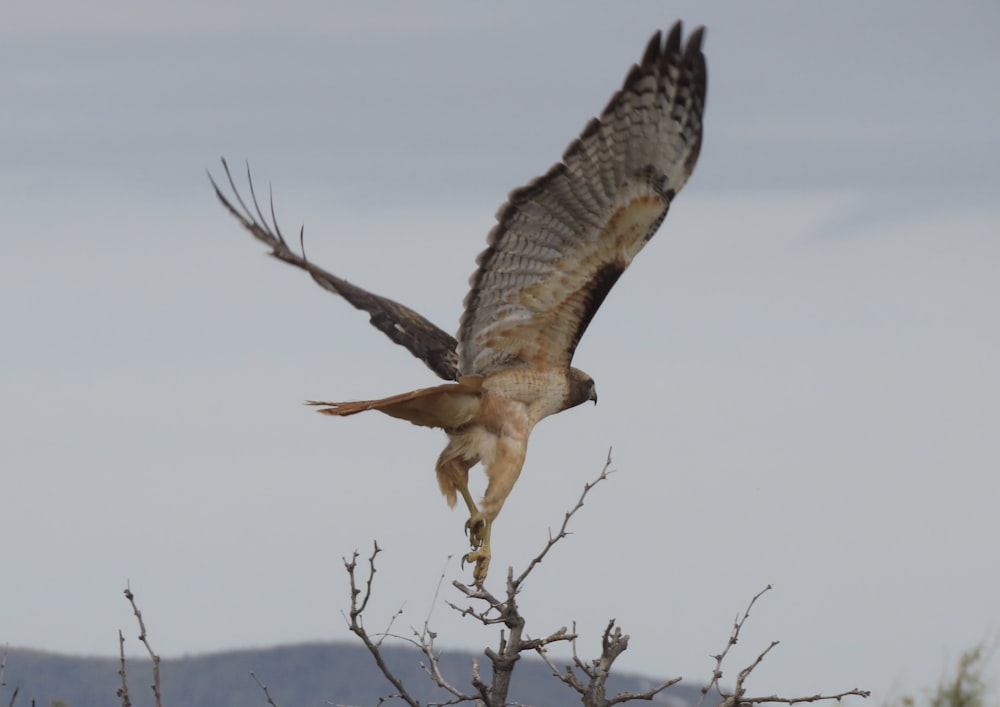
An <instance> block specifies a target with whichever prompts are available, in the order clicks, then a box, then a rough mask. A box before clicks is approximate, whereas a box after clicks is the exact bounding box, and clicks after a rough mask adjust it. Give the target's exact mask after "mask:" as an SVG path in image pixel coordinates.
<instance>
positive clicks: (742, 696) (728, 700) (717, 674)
mask: <svg viewBox="0 0 1000 707" xmlns="http://www.w3.org/2000/svg"><path fill="white" fill-rule="evenodd" d="M770 590H771V585H770V584H769V585H767V586H766V587H764V588H763V589H762V590H760V591H759V592H757V594H755V595H754V597H753V598H752V599H751V600H750V603H749V604H747V608H746V610H745V611H744V612H743V616H739V615H737V618H736V620H735V621H734V622H733V630H732V632H731V633H730V634H729V640H728V642H727V643H726V647H725V648H724V649H723V650H722V652H721V653H719V654H718V655H714V656H712V658H713V659H714V660H715V669H714V670H713V672H712V679H711V681H710V682H709V683H708V684H707V685H705V686H704V687H703V688H702V689H701V697H700V698H699V700H698V705H697V707H702V704H703V703H704V701H705V696H706V695H707V694H708V693H709V691H711V690H712V689H713V688H714V689H715V690H716V692H717V693H718V695H719V697H721V698H722V704H721V705H720V707H741V706H742V705H752V704H770V703H781V704H789V705H793V704H797V703H799V702H818V701H823V700H841V699H843V698H844V697H847V696H849V695H853V696H855V697H868V696H869V695H870V694H871V692H869V691H868V690H859V689H857V688H854V689H853V690H846V691H844V692H840V693H837V694H836V695H822V694H816V695H810V696H807V697H779V696H778V695H769V696H767V697H746V688H745V687H744V686H743V684H744V682H746V680H747V678H749V677H750V674H751V673H752V672H753V671H754V669H756V667H757V666H758V665H760V664H761V662H762V661H763V660H764V656H766V655H767V654H768V653H770V652H771V650H772V649H773V648H774V647H775V646H777V645H778V643H779V641H771V643H770V644H769V645H768V646H767V648H765V649H764V650H763V651H761V652H760V654H758V656H757V657H756V658H755V659H754V660H753V662H752V663H750V665H748V666H746V667H745V668H743V669H742V670H741V671H740V672H739V673H738V674H737V676H736V685H735V686H734V687H733V690H732V692H727V691H725V690H723V689H722V688H721V687H720V685H719V681H720V680H721V679H722V662H723V661H724V660H725V658H726V656H727V655H728V654H729V649H730V648H732V647H733V646H735V645H736V643H737V642H738V641H739V637H740V631H741V630H742V629H743V624H744V623H746V620H747V619H748V618H749V616H750V609H752V608H753V606H754V604H756V603H757V600H758V599H760V597H761V596H763V595H764V594H765V593H766V592H768V591H770Z"/></svg>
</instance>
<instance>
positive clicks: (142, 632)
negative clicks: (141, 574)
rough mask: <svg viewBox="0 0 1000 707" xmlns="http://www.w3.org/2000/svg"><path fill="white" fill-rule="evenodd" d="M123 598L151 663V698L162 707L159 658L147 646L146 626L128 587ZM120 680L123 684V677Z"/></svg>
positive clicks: (149, 646)
mask: <svg viewBox="0 0 1000 707" xmlns="http://www.w3.org/2000/svg"><path fill="white" fill-rule="evenodd" d="M125 598H126V599H128V603H129V604H131V605H132V613H133V614H135V618H136V621H138V622H139V640H140V641H142V645H144V646H146V651H147V652H148V653H149V658H150V660H151V661H152V663H153V684H152V686H151V687H152V688H153V696H154V697H155V698H156V707H163V703H162V700H161V694H160V656H158V655H157V654H156V653H155V652H154V651H153V647H152V646H151V645H149V640H148V639H147V637H146V636H147V634H146V624H145V622H144V621H143V620H142V612H141V611H139V607H138V606H137V605H136V603H135V595H134V594H133V593H132V590H131V589H130V588H129V587H125ZM122 680H123V682H124V677H123V678H122Z"/></svg>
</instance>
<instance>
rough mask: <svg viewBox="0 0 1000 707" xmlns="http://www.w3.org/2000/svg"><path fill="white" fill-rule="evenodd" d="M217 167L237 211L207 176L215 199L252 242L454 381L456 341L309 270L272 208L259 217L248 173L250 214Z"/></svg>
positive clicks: (395, 306) (384, 301) (406, 312)
mask: <svg viewBox="0 0 1000 707" xmlns="http://www.w3.org/2000/svg"><path fill="white" fill-rule="evenodd" d="M222 167H223V169H224V170H225V171H226V178H227V179H228V180H229V186H230V188H231V189H232V191H233V195H234V196H235V197H236V202H237V203H238V204H239V208H236V206H235V205H233V203H232V202H231V201H230V200H229V199H227V198H226V196H225V195H224V194H223V193H222V190H220V189H219V186H218V185H217V184H216V183H215V180H214V179H212V175H211V174H209V175H208V179H209V181H211V182H212V187H213V188H214V189H215V195H216V196H217V197H219V201H221V202H222V204H223V206H225V207H226V208H227V209H228V210H229V213H231V214H232V215H233V216H235V217H236V219H237V220H238V221H239V222H240V223H241V224H243V227H244V228H246V229H247V230H248V231H249V232H250V233H251V234H252V235H253V237H254V238H256V239H257V240H259V241H261V242H263V243H264V244H266V245H267V246H268V247H270V248H271V255H272V256H274V257H275V258H277V259H278V260H282V261H284V262H286V263H289V264H290V265H294V266H295V267H297V268H301V269H302V270H305V271H306V272H308V273H309V274H310V275H312V279H313V280H315V281H316V282H317V283H318V284H319V285H320V287H322V288H323V289H325V290H329V291H330V292H333V293H334V294H337V295H340V296H341V297H343V298H344V299H346V300H347V301H348V302H349V303H350V304H352V305H353V306H354V307H356V308H357V309H360V310H362V311H365V312H368V314H369V315H370V318H371V323H372V324H373V325H374V326H375V327H376V328H377V329H378V330H379V331H381V332H382V333H383V334H385V335H386V336H388V337H389V338H390V339H392V340H393V341H394V342H395V343H397V344H399V345H400V346H403V347H405V348H406V349H407V350H408V351H409V352H410V353H412V354H413V355H414V356H416V357H417V358H419V359H420V360H421V361H423V362H424V363H425V364H427V367H428V368H430V369H431V370H432V371H434V373H436V374H437V375H438V376H439V377H441V378H443V379H445V380H449V381H454V380H458V354H456V353H455V350H456V348H457V344H456V341H455V337H453V336H452V335H451V334H449V333H447V332H445V331H442V330H441V329H439V328H438V327H436V326H435V325H434V324H432V323H431V322H430V321H429V320H428V319H427V318H425V317H423V316H422V315H420V314H418V313H417V312H414V311H413V310H412V309H410V308H409V307H407V306H405V305H402V304H400V303H399V302H394V301H393V300H391V299H389V298H388V297H382V296H381V295H376V294H374V293H372V292H369V291H368V290H364V289H362V288H360V287H358V286H357V285H352V284H351V283H349V282H348V281H347V280H344V279H342V278H339V277H337V276H336V275H334V274H333V273H330V272H327V271H326V270H324V269H323V268H321V267H319V266H317V265H313V264H312V263H311V262H309V260H307V259H306V256H305V248H303V249H302V255H299V254H298V253H296V252H295V251H294V250H292V249H291V248H290V247H289V245H288V242H287V241H286V240H285V237H284V236H283V235H282V233H281V229H280V228H278V222H277V220H276V219H275V217H274V204H273V203H272V204H271V209H270V213H271V218H270V222H269V221H268V219H267V218H265V217H264V214H263V213H262V212H261V208H260V205H259V204H258V202H257V195H256V194H255V193H254V188H253V180H252V179H251V178H250V170H249V168H248V169H247V183H248V184H249V187H250V196H251V201H252V203H253V210H252V211H251V210H250V209H249V208H248V207H247V205H246V203H245V202H244V201H243V198H242V197H241V196H240V193H239V191H238V190H237V189H236V185H235V184H234V183H233V176H232V174H231V173H230V171H229V165H228V164H226V160H225V159H223V160H222ZM299 242H300V244H301V242H302V231H300V232H299Z"/></svg>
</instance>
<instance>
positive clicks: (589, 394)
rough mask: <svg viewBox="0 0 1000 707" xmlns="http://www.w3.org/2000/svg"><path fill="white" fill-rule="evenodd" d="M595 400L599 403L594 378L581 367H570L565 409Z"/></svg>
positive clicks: (595, 403) (595, 402) (564, 403)
mask: <svg viewBox="0 0 1000 707" xmlns="http://www.w3.org/2000/svg"><path fill="white" fill-rule="evenodd" d="M588 400H593V401H594V405H597V386H596V385H594V379H593V378H591V377H590V376H588V375H587V374H586V373H584V372H583V371H581V370H580V369H579V368H570V369H569V392H568V393H567V394H566V399H565V400H564V401H563V408H562V409H563V410H569V409H570V408H573V407H576V406H577V405H579V404H580V403H585V402H587V401H588Z"/></svg>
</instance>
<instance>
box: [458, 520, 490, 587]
mask: <svg viewBox="0 0 1000 707" xmlns="http://www.w3.org/2000/svg"><path fill="white" fill-rule="evenodd" d="M465 529H466V530H467V531H468V532H469V543H470V544H471V545H472V552H470V553H469V554H467V555H466V556H465V557H464V558H462V563H463V564H464V563H466V562H474V563H475V565H476V566H475V567H473V568H472V580H473V583H474V584H475V585H476V586H479V585H481V584H482V583H483V580H484V579H486V573H487V572H489V569H490V558H491V557H492V555H491V553H490V530H492V529H493V520H492V519H486V518H484V517H483V516H482V514H481V513H473V514H472V516H471V517H470V518H469V520H468V521H466V523H465Z"/></svg>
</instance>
